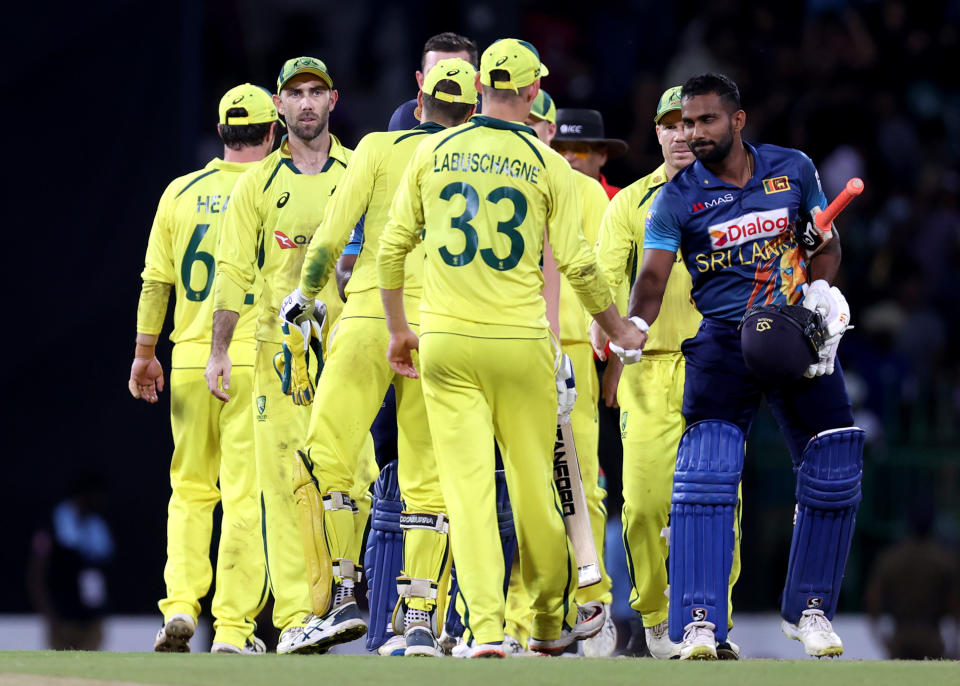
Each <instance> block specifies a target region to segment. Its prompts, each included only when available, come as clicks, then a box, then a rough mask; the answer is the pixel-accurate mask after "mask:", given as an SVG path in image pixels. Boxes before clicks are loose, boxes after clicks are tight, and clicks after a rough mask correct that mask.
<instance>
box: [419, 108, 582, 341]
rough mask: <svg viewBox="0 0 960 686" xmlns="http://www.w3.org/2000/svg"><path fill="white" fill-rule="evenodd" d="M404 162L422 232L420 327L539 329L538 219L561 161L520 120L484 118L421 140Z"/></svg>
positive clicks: (548, 209)
mask: <svg viewBox="0 0 960 686" xmlns="http://www.w3.org/2000/svg"><path fill="white" fill-rule="evenodd" d="M414 159H415V162H414V164H413V165H412V170H414V171H415V172H416V173H417V175H418V176H417V184H418V185H419V187H420V198H421V200H422V207H423V220H424V231H425V233H424V237H423V241H424V246H425V264H424V294H423V302H422V304H421V312H422V314H423V316H422V317H421V326H422V327H423V330H424V331H426V330H429V329H433V330H444V329H446V330H449V329H448V327H451V326H453V327H454V329H455V330H465V329H468V330H471V331H473V330H477V325H480V328H482V329H484V328H485V329H486V330H487V331H489V330H490V329H489V327H490V326H498V325H499V326H505V327H523V328H525V329H528V330H531V331H530V332H531V333H533V332H538V333H541V332H542V330H543V329H544V328H545V327H546V326H547V322H546V314H545V304H544V300H543V298H542V297H541V296H540V292H541V290H542V288H543V275H542V272H541V269H540V260H541V255H542V251H543V234H544V226H545V224H546V223H547V220H548V216H549V215H551V214H552V212H553V211H554V208H555V206H556V205H557V197H556V192H555V186H554V179H555V178H557V177H558V176H560V175H569V174H570V173H571V172H570V167H569V165H568V164H567V163H566V161H565V160H564V159H563V158H562V157H560V156H559V155H558V154H557V153H555V152H554V151H553V150H551V149H550V148H549V147H547V146H545V145H544V144H542V143H541V142H540V141H539V140H538V139H537V137H536V136H535V135H534V133H533V131H532V130H530V129H529V128H528V127H526V126H523V125H521V124H516V123H512V122H506V121H502V120H499V119H494V118H492V117H487V116H475V117H473V118H472V119H471V120H470V121H469V122H467V123H466V124H463V125H461V126H458V127H455V128H452V129H449V130H448V131H446V132H444V133H442V134H440V135H437V136H435V137H432V138H431V139H430V140H428V141H425V142H424V143H422V144H421V146H420V147H419V148H418V150H417V154H416V157H415V158H414ZM566 183H567V186H565V187H569V185H570V183H571V182H570V181H569V176H567V182H566ZM568 200H570V199H568ZM573 200H574V201H575V198H573ZM575 212H576V213H577V214H579V205H575ZM576 221H577V223H579V219H576ZM494 335H496V334H494Z"/></svg>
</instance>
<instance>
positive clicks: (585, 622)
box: [527, 600, 606, 655]
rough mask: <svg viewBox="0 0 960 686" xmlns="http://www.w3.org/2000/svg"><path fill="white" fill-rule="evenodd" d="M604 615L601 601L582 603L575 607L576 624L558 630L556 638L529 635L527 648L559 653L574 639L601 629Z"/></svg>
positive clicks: (595, 632)
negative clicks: (558, 635)
mask: <svg viewBox="0 0 960 686" xmlns="http://www.w3.org/2000/svg"><path fill="white" fill-rule="evenodd" d="M605 616H606V612H604V610H603V603H599V602H597V601H595V600H594V601H590V602H589V603H584V604H583V605H580V606H579V607H577V625H576V626H575V627H573V628H572V629H563V630H562V631H561V632H560V638H556V639H539V638H534V637H533V636H531V637H530V641H529V642H528V643H527V648H528V649H529V650H532V651H533V652H535V653H545V654H547V655H559V654H560V653H562V652H563V651H564V649H565V648H566V647H567V646H568V645H570V644H571V643H573V642H574V641H582V640H583V639H585V638H592V637H593V636H596V635H597V634H598V633H600V630H601V629H603V622H604V617H605Z"/></svg>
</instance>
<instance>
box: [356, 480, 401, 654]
mask: <svg viewBox="0 0 960 686" xmlns="http://www.w3.org/2000/svg"><path fill="white" fill-rule="evenodd" d="M402 510H403V505H402V504H401V502H400V485H399V484H398V482H397V463H396V461H394V462H390V463H388V464H387V465H386V466H385V467H384V468H383V470H382V471H381V472H380V476H379V477H377V481H376V483H375V484H374V486H373V507H372V508H371V510H370V534H369V535H368V536H367V549H366V553H365V554H364V563H365V567H364V572H365V573H366V575H367V588H368V589H369V590H370V593H369V601H370V622H369V624H370V629H369V631H367V650H371V651H373V650H376V649H377V648H379V647H380V646H381V645H383V643H385V642H386V640H387V639H388V638H390V637H391V636H393V621H392V620H393V609H394V607H396V605H397V577H398V576H400V570H401V569H402V568H403V531H401V530H400V512H401V511H402Z"/></svg>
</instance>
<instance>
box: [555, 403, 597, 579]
mask: <svg viewBox="0 0 960 686" xmlns="http://www.w3.org/2000/svg"><path fill="white" fill-rule="evenodd" d="M553 479H554V482H555V483H556V485H557V493H558V494H559V495H560V506H561V509H562V511H563V523H564V526H565V527H566V529H567V538H569V539H570V544H571V547H572V548H573V554H574V556H575V557H576V559H577V577H578V584H577V585H578V586H579V587H580V588H583V587H584V586H592V585H593V584H596V583H599V582H600V580H601V578H602V577H601V575H600V560H599V558H598V556H597V547H596V545H595V544H594V541H593V529H592V528H591V526H590V513H589V512H588V511H587V497H586V492H585V491H584V488H583V479H582V477H581V476H580V462H579V460H578V457H577V446H576V443H575V442H574V440H573V427H572V426H571V425H570V418H569V417H562V418H560V420H559V421H558V422H557V441H556V444H555V445H554V450H553Z"/></svg>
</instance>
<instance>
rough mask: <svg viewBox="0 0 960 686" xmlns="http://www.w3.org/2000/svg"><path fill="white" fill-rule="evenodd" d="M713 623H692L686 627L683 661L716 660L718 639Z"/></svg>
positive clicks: (682, 645)
mask: <svg viewBox="0 0 960 686" xmlns="http://www.w3.org/2000/svg"><path fill="white" fill-rule="evenodd" d="M715 630H716V625H715V624H714V623H713V622H690V623H689V624H687V626H686V627H684V632H683V643H681V644H680V659H681V660H716V659H717V637H716V635H715V634H714V633H713V632H714V631H715Z"/></svg>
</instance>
